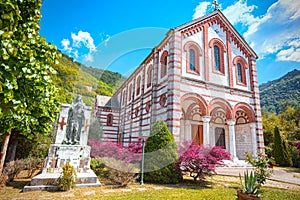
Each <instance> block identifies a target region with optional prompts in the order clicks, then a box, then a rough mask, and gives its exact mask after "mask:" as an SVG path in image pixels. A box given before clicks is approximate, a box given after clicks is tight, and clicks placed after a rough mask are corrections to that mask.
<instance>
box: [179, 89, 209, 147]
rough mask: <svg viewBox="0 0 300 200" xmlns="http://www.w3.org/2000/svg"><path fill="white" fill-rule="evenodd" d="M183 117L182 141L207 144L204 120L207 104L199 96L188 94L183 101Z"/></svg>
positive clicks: (181, 126) (181, 122)
mask: <svg viewBox="0 0 300 200" xmlns="http://www.w3.org/2000/svg"><path fill="white" fill-rule="evenodd" d="M181 110H182V116H181V121H180V140H181V141H184V140H188V141H192V140H193V141H195V142H196V143H197V144H199V145H203V144H204V143H205V136H204V127H203V126H204V124H203V118H204V117H205V116H206V115H207V104H206V102H205V100H204V99H203V98H202V97H201V96H200V95H197V94H192V93H191V94H186V95H184V96H183V97H182V99H181Z"/></svg>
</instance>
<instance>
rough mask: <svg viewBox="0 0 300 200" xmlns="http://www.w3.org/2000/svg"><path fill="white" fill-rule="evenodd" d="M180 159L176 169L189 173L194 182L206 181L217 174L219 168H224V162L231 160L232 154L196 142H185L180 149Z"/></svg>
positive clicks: (216, 147)
mask: <svg viewBox="0 0 300 200" xmlns="http://www.w3.org/2000/svg"><path fill="white" fill-rule="evenodd" d="M179 155H180V157H179V159H178V161H177V162H176V166H175V169H176V170H177V171H179V172H187V173H189V175H190V176H191V177H193V178H194V181H196V180H197V179H198V178H199V179H205V177H206V176H207V175H209V174H211V173H216V172H215V168H216V167H217V166H223V165H224V164H223V162H222V160H229V159H230V154H229V153H228V152H227V151H226V150H224V149H223V148H222V147H219V146H214V147H211V146H202V145H201V146H199V145H198V144H196V143H195V142H194V141H193V142H192V143H190V142H188V141H185V142H183V144H182V146H181V147H180V149H179Z"/></svg>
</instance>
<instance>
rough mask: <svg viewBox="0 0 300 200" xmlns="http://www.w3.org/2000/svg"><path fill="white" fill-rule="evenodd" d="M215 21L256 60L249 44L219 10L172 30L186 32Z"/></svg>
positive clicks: (255, 55)
mask: <svg viewBox="0 0 300 200" xmlns="http://www.w3.org/2000/svg"><path fill="white" fill-rule="evenodd" d="M217 19H219V20H221V22H223V24H224V25H225V26H226V27H227V28H228V30H229V31H230V32H231V34H232V36H234V37H235V38H236V39H237V40H238V41H239V42H240V43H242V45H243V46H244V47H245V49H246V50H247V51H248V52H249V53H251V54H252V56H254V57H255V58H256V59H257V58H258V56H257V54H256V53H255V52H254V50H253V49H252V48H251V47H250V46H249V44H248V43H247V42H246V41H245V39H244V38H243V37H242V36H241V35H240V34H239V32H238V31H237V30H236V29H235V28H234V26H233V25H232V24H231V23H230V21H229V20H228V19H227V18H226V17H225V15H224V14H223V13H222V12H221V11H220V10H215V11H213V12H211V13H209V14H207V15H204V16H202V17H199V18H197V19H194V20H192V21H190V22H187V23H185V24H182V25H180V26H177V27H175V28H174V30H175V31H181V32H183V31H187V30H189V29H191V28H193V27H197V26H201V25H203V24H205V23H208V22H209V21H216V20H217Z"/></svg>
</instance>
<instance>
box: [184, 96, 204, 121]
mask: <svg viewBox="0 0 300 200" xmlns="http://www.w3.org/2000/svg"><path fill="white" fill-rule="evenodd" d="M186 100H193V101H194V102H195V103H197V105H199V107H200V109H201V114H202V116H206V115H207V114H208V112H207V111H208V109H207V103H206V101H205V99H204V98H203V97H201V96H200V95H198V94H195V93H188V94H185V95H183V96H182V97H181V107H182V105H183V103H184V101H186ZM189 109H190V111H191V110H192V108H191V106H189V108H188V110H189ZM184 114H188V111H187V112H186V113H184ZM184 116H185V115H184Z"/></svg>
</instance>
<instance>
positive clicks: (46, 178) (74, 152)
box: [23, 144, 101, 192]
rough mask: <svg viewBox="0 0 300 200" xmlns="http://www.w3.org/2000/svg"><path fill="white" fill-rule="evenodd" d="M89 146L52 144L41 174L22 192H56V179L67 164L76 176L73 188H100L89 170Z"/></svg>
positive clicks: (95, 177) (93, 174)
mask: <svg viewBox="0 0 300 200" xmlns="http://www.w3.org/2000/svg"><path fill="white" fill-rule="evenodd" d="M90 149H91V147H90V146H87V145H63V144H52V145H51V146H50V148H49V152H48V157H47V158H46V161H45V166H44V168H43V170H42V173H41V174H38V175H36V176H35V177H33V178H32V180H31V182H30V183H29V184H28V185H26V186H25V187H24V188H23V192H28V191H36V190H47V191H55V190H58V186H57V184H58V179H59V177H60V175H61V172H62V165H63V164H65V163H66V162H69V163H70V164H71V165H72V166H74V168H75V170H76V175H77V181H76V185H75V187H97V186H101V184H100V182H99V180H98V178H97V176H96V174H95V173H94V172H93V170H91V168H90V160H91V158H90Z"/></svg>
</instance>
